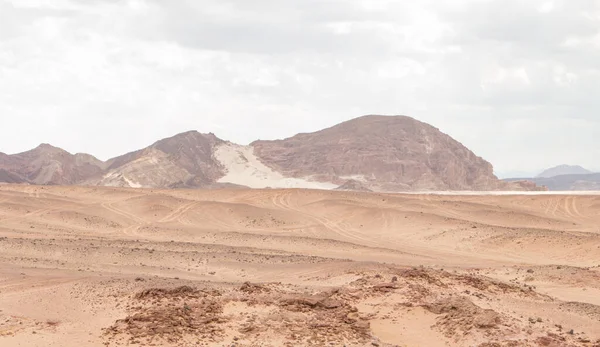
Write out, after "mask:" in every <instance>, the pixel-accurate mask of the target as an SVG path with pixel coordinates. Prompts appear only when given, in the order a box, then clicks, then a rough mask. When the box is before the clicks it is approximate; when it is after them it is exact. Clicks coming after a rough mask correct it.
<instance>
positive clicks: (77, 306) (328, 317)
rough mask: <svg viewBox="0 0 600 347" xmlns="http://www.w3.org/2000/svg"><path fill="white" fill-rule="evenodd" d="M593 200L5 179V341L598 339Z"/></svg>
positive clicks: (599, 207)
mask: <svg viewBox="0 0 600 347" xmlns="http://www.w3.org/2000/svg"><path fill="white" fill-rule="evenodd" d="M599 265H600V195H594V194H589V195H575V194H564V195H552V194H539V195H535V194H533V195H532V194H519V195H510V194H504V195H491V194H487V195H486V194H465V195H458V194H452V195H449V194H446V195H443V194H377V193H355V192H340V191H319V190H270V189H265V190H240V189H231V190H157V189H122V188H95V187H40V186H20V185H0V346H2V347H13V346H67V347H68V346H305V345H314V346H489V347H492V346H600V268H599Z"/></svg>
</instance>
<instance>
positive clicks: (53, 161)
mask: <svg viewBox="0 0 600 347" xmlns="http://www.w3.org/2000/svg"><path fill="white" fill-rule="evenodd" d="M104 168H105V166H104V163H103V162H102V161H100V160H98V159H96V158H95V157H93V156H91V155H89V154H81V153H78V154H71V153H69V152H67V151H65V150H62V149H60V148H57V147H54V146H51V145H49V144H41V145H39V146H38V147H36V148H34V149H32V150H30V151H27V152H23V153H18V154H13V155H6V154H2V155H0V170H2V172H4V173H3V174H2V175H0V179H2V180H3V181H5V182H6V181H10V180H12V181H13V182H14V183H18V182H29V183H32V184H47V185H57V184H58V185H69V184H76V183H78V182H81V181H82V180H85V179H86V178H88V177H92V176H94V175H97V174H100V173H101V172H102V171H103V170H104ZM5 179H6V180H5Z"/></svg>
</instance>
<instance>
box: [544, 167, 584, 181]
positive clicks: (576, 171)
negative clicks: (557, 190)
mask: <svg viewBox="0 0 600 347" xmlns="http://www.w3.org/2000/svg"><path fill="white" fill-rule="evenodd" d="M590 173H592V171H589V170H587V169H584V168H583V167H581V166H579V165H559V166H555V167H553V168H550V169H547V170H544V172H542V173H541V174H539V175H537V176H536V178H549V177H555V176H562V175H585V174H590Z"/></svg>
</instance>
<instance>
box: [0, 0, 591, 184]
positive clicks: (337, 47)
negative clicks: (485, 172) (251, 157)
mask: <svg viewBox="0 0 600 347" xmlns="http://www.w3.org/2000/svg"><path fill="white" fill-rule="evenodd" d="M366 114H384V115H407V116H411V117H413V118H416V119H418V120H421V121H424V122H427V123H429V124H431V125H433V126H435V127H437V128H439V129H440V130H441V131H443V132H445V133H447V134H449V135H450V136H452V137H454V138H455V139H457V140H458V141H460V142H462V143H463V144H464V145H465V146H467V147H468V148H470V149H471V150H472V151H474V152H475V153H476V154H477V155H479V156H481V157H483V158H485V159H486V160H488V161H490V162H491V163H492V164H493V165H494V167H495V171H496V172H497V173H498V174H499V175H501V176H511V175H515V174H518V173H521V174H526V173H536V172H538V171H541V170H542V169H544V168H547V167H550V166H554V165H558V164H579V165H582V166H584V167H587V168H589V169H593V170H599V171H600V0H564V1H550V0H540V1H538V0H527V1H521V0H447V1H439V0H421V1H401V0H252V1H248V0H171V1H162V0H46V1H42V0H0V152H4V153H8V154H12V153H17V152H22V151H25V150H28V149H31V148H34V147H36V146H37V145H38V144H40V143H42V142H44V143H51V144H53V145H55V146H58V147H61V148H63V149H65V150H67V151H69V152H72V153H75V152H85V153H90V154H93V155H95V156H97V157H98V158H100V159H103V160H105V159H108V158H110V157H113V156H116V155H119V154H123V153H125V152H128V151H131V150H135V149H139V148H142V147H145V146H147V145H149V144H151V143H153V142H154V141H156V140H158V139H161V138H164V137H168V136H172V135H174V134H176V133H179V132H183V131H187V130H198V131H200V132H203V133H208V132H213V133H215V134H216V135H217V136H219V137H220V138H222V139H225V140H229V141H233V142H237V143H241V144H247V143H249V142H251V141H253V140H256V139H277V138H285V137H289V136H292V135H294V134H296V133H299V132H309V131H315V130H319V129H322V128H325V127H329V126H332V125H334V124H337V123H339V122H342V121H345V120H348V119H351V118H355V117H358V116H362V115H366Z"/></svg>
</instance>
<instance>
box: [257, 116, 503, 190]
mask: <svg viewBox="0 0 600 347" xmlns="http://www.w3.org/2000/svg"><path fill="white" fill-rule="evenodd" d="M252 146H253V147H254V149H255V151H256V155H257V156H258V157H259V158H260V159H261V161H262V162H263V163H264V164H265V165H267V166H268V167H271V168H272V169H274V170H276V171H279V172H282V173H283V174H285V175H287V176H291V177H311V178H312V179H315V180H318V181H328V182H333V183H335V184H337V185H341V184H343V183H344V182H345V181H347V180H348V179H355V180H360V181H362V182H363V183H365V186H366V187H367V188H369V189H372V190H377V191H381V190H384V191H401V190H471V189H472V190H487V189H496V188H498V186H499V180H498V179H497V178H496V176H494V174H493V169H492V165H491V164H490V163H488V162H487V161H485V160H483V159H482V158H480V157H478V156H476V155H475V154H473V152H471V151H470V150H468V149H467V148H466V147H464V146H463V145H462V144H460V143H459V142H457V141H456V140H454V139H452V138H451V137H450V136H448V135H446V134H444V133H442V132H440V131H439V130H438V129H437V128H434V127H433V126H431V125H429V124H426V123H423V122H419V121H417V120H415V119H413V118H410V117H405V116H396V117H387V116H364V117H360V118H356V119H353V120H350V121H347V122H344V123H341V124H338V125H335V126H333V127H331V128H328V129H325V130H321V131H317V132H314V133H310V134H298V135H296V136H293V137H291V138H288V139H285V140H276V141H256V142H254V143H252Z"/></svg>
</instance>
